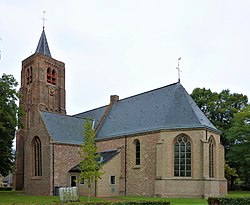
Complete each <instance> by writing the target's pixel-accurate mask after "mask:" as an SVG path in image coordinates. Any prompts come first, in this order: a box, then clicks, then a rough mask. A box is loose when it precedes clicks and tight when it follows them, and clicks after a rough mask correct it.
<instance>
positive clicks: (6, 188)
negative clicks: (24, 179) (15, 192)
mask: <svg viewBox="0 0 250 205" xmlns="http://www.w3.org/2000/svg"><path fill="white" fill-rule="evenodd" d="M0 191H12V188H11V187H0Z"/></svg>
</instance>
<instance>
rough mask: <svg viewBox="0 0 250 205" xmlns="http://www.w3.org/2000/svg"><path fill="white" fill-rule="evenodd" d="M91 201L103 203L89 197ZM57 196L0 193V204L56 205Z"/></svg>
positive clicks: (11, 192) (81, 198)
mask: <svg viewBox="0 0 250 205" xmlns="http://www.w3.org/2000/svg"><path fill="white" fill-rule="evenodd" d="M80 201H81V202H83V201H87V197H83V196H81V197H80ZM91 201H104V200H103V199H99V198H94V197H91ZM59 202H60V200H59V196H33V195H27V194H24V193H23V192H19V191H0V204H6V205H9V204H12V205H13V204H15V205H16V204H56V203H59Z"/></svg>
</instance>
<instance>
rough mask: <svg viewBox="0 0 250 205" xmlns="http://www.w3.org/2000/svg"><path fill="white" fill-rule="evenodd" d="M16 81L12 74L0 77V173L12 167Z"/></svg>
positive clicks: (15, 117)
mask: <svg viewBox="0 0 250 205" xmlns="http://www.w3.org/2000/svg"><path fill="white" fill-rule="evenodd" d="M17 86H18V83H17V81H16V80H15V78H14V77H13V76H12V75H6V74H3V75H2V77H1V78H0V174H2V175H4V176H5V175H7V174H8V172H9V171H10V170H11V168H12V164H13V160H14V157H13V154H12V143H13V139H14V138H15V132H16V127H17V124H18V120H17V119H18V116H17V115H18V106H17V104H16V100H17V99H18V92H17V90H16V87H17Z"/></svg>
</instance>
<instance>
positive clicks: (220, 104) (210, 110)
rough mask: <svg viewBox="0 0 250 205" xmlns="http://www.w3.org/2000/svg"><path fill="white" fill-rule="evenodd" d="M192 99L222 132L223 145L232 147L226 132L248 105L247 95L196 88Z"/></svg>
mask: <svg viewBox="0 0 250 205" xmlns="http://www.w3.org/2000/svg"><path fill="white" fill-rule="evenodd" d="M191 97H192V98H193V100H194V101H195V102H196V104H197V105H198V107H199V108H200V109H201V110H202V111H203V112H204V114H205V115H206V116H207V118H208V119H209V120H210V121H211V122H212V123H213V124H214V125H215V126H216V127H217V128H218V129H219V130H221V131H222V135H221V140H222V144H223V145H224V146H225V147H226V148H228V147H229V146H230V144H229V142H228V139H227V136H226V131H227V130H228V129H229V128H230V127H231V126H232V119H233V115H234V114H235V113H237V112H239V111H240V110H242V109H243V108H244V107H245V106H247V105H248V98H247V96H246V95H243V94H238V93H230V91H229V90H222V91H221V92H220V93H217V92H212V91H211V90H210V89H208V90H207V89H205V88H202V89H201V88H195V89H194V90H193V92H192V94H191Z"/></svg>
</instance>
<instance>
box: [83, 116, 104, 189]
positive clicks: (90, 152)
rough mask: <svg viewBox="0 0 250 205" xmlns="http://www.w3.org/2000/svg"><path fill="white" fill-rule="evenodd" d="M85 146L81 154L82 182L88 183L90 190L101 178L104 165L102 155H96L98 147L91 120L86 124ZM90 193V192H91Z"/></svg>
mask: <svg viewBox="0 0 250 205" xmlns="http://www.w3.org/2000/svg"><path fill="white" fill-rule="evenodd" d="M84 128H85V131H84V144H83V145H82V149H81V153H80V158H81V162H80V170H81V173H80V177H79V178H80V179H79V180H80V181H81V180H84V181H87V183H88V187H89V189H90V187H91V184H92V183H93V182H95V181H97V180H98V179H100V178H101V175H102V172H101V169H102V165H101V162H100V160H99V159H100V155H99V154H97V153H96V151H97V147H96V144H95V130H94V129H92V123H91V121H90V119H87V120H86V122H85V124H84ZM89 193H90V190H89Z"/></svg>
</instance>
